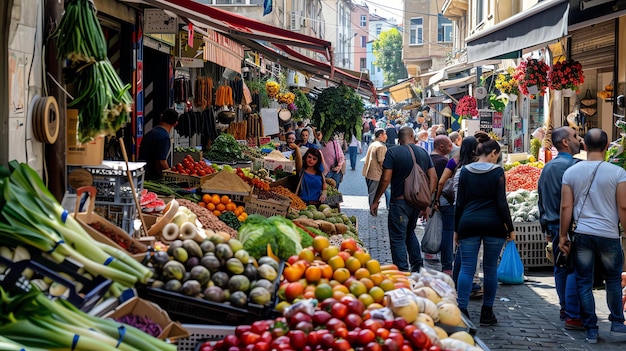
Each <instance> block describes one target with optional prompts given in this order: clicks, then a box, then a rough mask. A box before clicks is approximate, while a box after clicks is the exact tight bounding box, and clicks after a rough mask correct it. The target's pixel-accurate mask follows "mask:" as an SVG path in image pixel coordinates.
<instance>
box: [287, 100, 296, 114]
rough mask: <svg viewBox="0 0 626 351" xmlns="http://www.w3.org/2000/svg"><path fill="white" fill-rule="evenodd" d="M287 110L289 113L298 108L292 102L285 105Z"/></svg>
mask: <svg viewBox="0 0 626 351" xmlns="http://www.w3.org/2000/svg"><path fill="white" fill-rule="evenodd" d="M287 109H288V110H289V111H291V112H295V111H298V107H297V106H296V104H294V103H293V102H292V103H289V104H287Z"/></svg>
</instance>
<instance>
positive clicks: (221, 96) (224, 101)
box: [215, 85, 234, 107]
mask: <svg viewBox="0 0 626 351" xmlns="http://www.w3.org/2000/svg"><path fill="white" fill-rule="evenodd" d="M233 105H234V103H233V89H232V88H231V87H230V86H228V85H220V86H219V87H218V88H217V92H216V93H215V106H217V107H223V106H233Z"/></svg>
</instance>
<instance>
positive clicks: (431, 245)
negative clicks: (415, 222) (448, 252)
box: [422, 211, 443, 254]
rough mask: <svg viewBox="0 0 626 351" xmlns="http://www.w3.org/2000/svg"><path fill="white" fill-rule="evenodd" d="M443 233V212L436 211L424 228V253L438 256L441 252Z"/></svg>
mask: <svg viewBox="0 0 626 351" xmlns="http://www.w3.org/2000/svg"><path fill="white" fill-rule="evenodd" d="M442 231H443V220H442V218H441V212H439V211H434V212H433V215H432V216H431V217H430V219H429V220H428V222H426V228H424V236H423V237H422V252H423V253H428V254H436V253H438V252H439V251H441V240H442V235H443V233H442Z"/></svg>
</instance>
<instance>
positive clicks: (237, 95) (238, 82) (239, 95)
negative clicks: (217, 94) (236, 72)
mask: <svg viewBox="0 0 626 351" xmlns="http://www.w3.org/2000/svg"><path fill="white" fill-rule="evenodd" d="M230 88H231V90H232V95H233V101H234V102H235V104H237V105H239V104H241V101H242V100H243V80H242V79H241V78H239V77H238V76H237V77H235V80H233V81H231V82H230ZM233 105H234V104H233Z"/></svg>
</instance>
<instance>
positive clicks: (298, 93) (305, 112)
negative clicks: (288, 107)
mask: <svg viewBox="0 0 626 351" xmlns="http://www.w3.org/2000/svg"><path fill="white" fill-rule="evenodd" d="M294 95H295V100H294V102H293V104H294V108H293V109H292V111H291V115H292V116H293V119H295V120H296V121H301V120H303V119H305V118H311V115H312V114H313V108H312V107H311V102H309V98H308V97H307V96H306V95H305V94H304V93H303V92H302V90H300V89H296V90H295V91H294Z"/></svg>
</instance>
